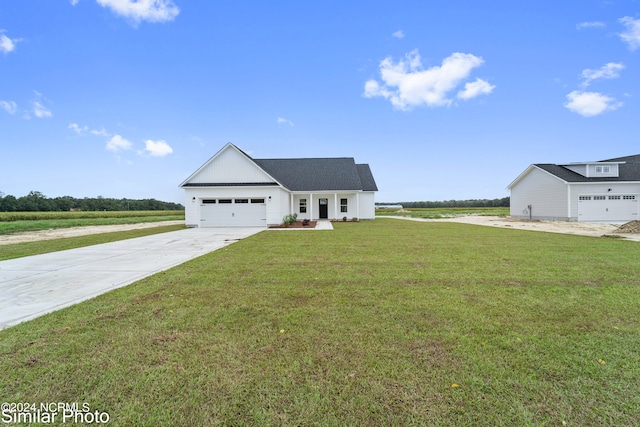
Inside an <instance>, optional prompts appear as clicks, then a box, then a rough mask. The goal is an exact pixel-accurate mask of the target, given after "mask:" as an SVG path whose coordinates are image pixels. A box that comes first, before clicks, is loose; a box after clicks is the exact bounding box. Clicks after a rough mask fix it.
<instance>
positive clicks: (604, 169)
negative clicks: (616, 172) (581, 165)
mask: <svg viewBox="0 0 640 427" xmlns="http://www.w3.org/2000/svg"><path fill="white" fill-rule="evenodd" d="M609 170H610V169H609V166H596V173H609Z"/></svg>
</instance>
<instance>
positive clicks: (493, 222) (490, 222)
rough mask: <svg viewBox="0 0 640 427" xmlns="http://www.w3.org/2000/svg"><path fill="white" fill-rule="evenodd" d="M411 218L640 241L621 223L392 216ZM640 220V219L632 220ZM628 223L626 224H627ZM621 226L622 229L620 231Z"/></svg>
mask: <svg viewBox="0 0 640 427" xmlns="http://www.w3.org/2000/svg"><path fill="white" fill-rule="evenodd" d="M392 218H401V219H409V220H415V221H428V222H443V221H447V222H460V223H464V224H474V225H486V226H490V227H505V228H514V229H518V230H531V231H544V232H547V233H562V234H577V235H581V236H592V237H606V236H611V235H612V234H614V233H615V235H616V237H624V238H625V239H628V240H636V241H640V234H638V233H637V232H629V231H627V230H626V229H625V228H624V225H623V226H622V227H621V225H620V224H609V223H601V222H569V221H541V220H533V221H530V220H528V219H519V218H511V217H498V216H483V215H461V216H457V217H453V218H443V219H421V218H407V217H400V216H397V217H395V216H394V217H392ZM632 222H640V221H632ZM625 225H626V224H625ZM619 228H620V230H621V231H618V229H619Z"/></svg>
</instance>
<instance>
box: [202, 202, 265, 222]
mask: <svg viewBox="0 0 640 427" xmlns="http://www.w3.org/2000/svg"><path fill="white" fill-rule="evenodd" d="M200 226H201V227H266V226H267V205H266V203H265V200H264V198H246V197H243V198H233V197H232V198H219V199H203V200H202V202H201V203H200Z"/></svg>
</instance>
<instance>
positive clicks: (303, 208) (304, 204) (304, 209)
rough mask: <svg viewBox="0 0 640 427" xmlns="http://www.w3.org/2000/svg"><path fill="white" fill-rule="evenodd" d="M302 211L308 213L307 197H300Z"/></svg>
mask: <svg viewBox="0 0 640 427" xmlns="http://www.w3.org/2000/svg"><path fill="white" fill-rule="evenodd" d="M300 213H307V199H300Z"/></svg>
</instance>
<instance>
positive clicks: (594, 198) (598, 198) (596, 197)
mask: <svg viewBox="0 0 640 427" xmlns="http://www.w3.org/2000/svg"><path fill="white" fill-rule="evenodd" d="M606 199H607V196H593V200H606Z"/></svg>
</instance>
